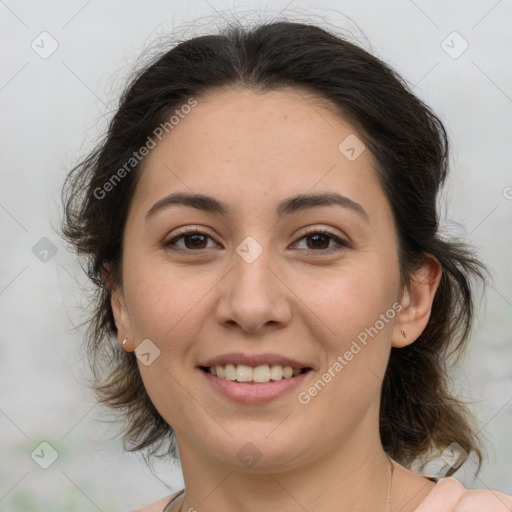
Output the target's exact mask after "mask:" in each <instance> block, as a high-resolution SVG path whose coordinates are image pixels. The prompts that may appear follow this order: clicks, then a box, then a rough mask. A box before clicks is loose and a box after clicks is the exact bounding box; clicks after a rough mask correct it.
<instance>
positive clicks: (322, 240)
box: [299, 231, 349, 252]
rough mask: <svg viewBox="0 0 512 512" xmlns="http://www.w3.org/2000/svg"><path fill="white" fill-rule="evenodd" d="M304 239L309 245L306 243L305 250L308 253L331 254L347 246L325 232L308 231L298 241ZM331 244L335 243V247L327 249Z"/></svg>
mask: <svg viewBox="0 0 512 512" xmlns="http://www.w3.org/2000/svg"><path fill="white" fill-rule="evenodd" d="M304 239H305V240H308V241H309V243H308V242H306V246H307V247H306V250H307V251H309V252H322V251H328V252H331V251H333V250H334V251H336V250H339V249H340V248H343V247H348V246H349V244H348V243H347V242H344V241H343V240H341V239H340V238H339V237H337V236H336V235H334V234H332V233H329V232H326V231H309V232H308V233H305V234H304V235H303V236H302V237H301V238H300V239H299V241H300V240H304ZM331 242H336V245H335V246H331V247H329V244H330V243H331ZM340 246H341V247H340Z"/></svg>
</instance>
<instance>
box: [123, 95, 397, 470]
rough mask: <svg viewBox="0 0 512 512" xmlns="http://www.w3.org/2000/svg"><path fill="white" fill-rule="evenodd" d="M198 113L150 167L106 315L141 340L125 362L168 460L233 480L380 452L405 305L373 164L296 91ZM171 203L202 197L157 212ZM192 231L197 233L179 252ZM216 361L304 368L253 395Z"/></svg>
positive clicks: (230, 101) (209, 105)
mask: <svg viewBox="0 0 512 512" xmlns="http://www.w3.org/2000/svg"><path fill="white" fill-rule="evenodd" d="M197 101H198V103H197V106H195V107H194V108H192V109H191V112H190V113H189V114H187V115H186V116H183V118H182V119H180V121H179V124H177V125H176V126H175V127H174V128H173V130H172V131H170V132H169V134H168V135H166V136H165V137H164V138H163V139H162V141H161V142H159V143H158V144H157V146H156V147H155V148H154V149H153V150H151V151H150V153H149V155H148V156H147V158H146V160H145V162H144V167H143V170H142V174H141V177H140V181H139V183H138V185H137V188H136V191H135V195H134V198H133V202H132V204H131V208H130V211H129V215H128V219H127V223H126V229H125V233H124V245H123V266H122V274H123V285H122V289H120V290H118V291H119V292H120V293H118V294H117V295H116V297H117V298H116V299H115V300H114V301H113V305H114V312H115V316H116V320H117V323H118V326H119V330H120V336H121V338H122V337H124V336H127V337H128V338H130V339H131V340H133V341H134V343H135V345H136V346H138V345H139V344H140V343H141V342H142V341H143V340H150V341H145V342H144V343H145V345H143V348H144V350H141V351H140V352H139V349H137V350H138V352H137V353H138V355H139V361H138V364H139V368H140V372H141V375H142V379H143V381H144V385H145V387H146V390H147V392H148V394H149V396H150V397H151V400H152V402H153V403H154V405H155V406H156V408H157V409H158V411H159V412H160V414H161V415H162V416H163V418H165V420H166V421H167V422H168V423H169V424H170V425H171V426H172V427H173V429H174V430H175V432H176V435H177V439H178V445H179V448H180V452H182V449H186V450H191V451H193V452H194V453H195V454H196V455H197V456H198V457H202V458H203V459H205V458H207V459H209V460H210V461H217V462H219V461H220V462H221V463H222V464H226V465H228V466H231V467H235V466H236V467H237V468H243V467H244V464H245V466H247V467H249V465H252V463H249V464H247V461H248V460H249V459H248V458H244V457H245V456H246V455H247V456H249V457H250V456H252V457H253V459H252V460H253V461H257V463H256V465H255V468H254V469H253V471H254V470H257V468H267V469H268V468H270V467H272V468H274V469H277V468H281V469H284V468H292V467H294V466H295V465H300V464H301V463H305V462H307V461H312V460H314V459H315V458H317V457H319V456H321V455H322V454H328V453H331V452H332V450H333V447H336V446H340V445H341V444H342V440H348V439H349V438H351V439H352V442H354V443H358V442H362V440H364V439H366V441H367V442H369V440H370V439H377V437H378V406H379V401H380V386H381V382H382V379H383V376H384V372H385V368H386V364H387V361H388V356H389V351H390V347H391V342H392V337H394V336H396V332H397V330H399V329H400V327H399V325H398V324H397V323H396V320H397V317H398V311H399V310H400V308H401V306H400V304H399V301H400V299H401V294H400V292H401V289H400V279H399V268H398V259H397V258H398V256H397V237H396V234H395V227H394V222H393V218H392V213H391V209H390V206H389V204H388V202H387V199H386V197H385V195H384V193H383V191H382V189H381V187H380V185H379V183H378V181H377V177H376V174H375V171H374V169H373V165H374V160H373V156H372V155H371V153H370V151H369V149H364V146H362V145H361V144H362V142H361V139H362V138H361V136H360V135H358V133H357V132H356V130H355V128H354V127H353V126H352V125H351V124H350V123H349V122H347V121H344V120H343V119H342V118H340V117H339V116H338V115H336V114H334V109H333V108H332V107H331V109H330V110H328V108H326V103H323V104H322V103H321V102H320V101H319V100H318V99H313V98H312V97H311V96H310V95H308V94H307V93H305V92H300V93H298V92H296V91H292V90H291V89H286V90H281V91H276V92H266V93H255V92H252V91H249V90H245V89H236V90H235V89H233V90H230V91H216V92H214V93H210V94H208V95H206V96H204V97H201V98H197ZM347 137H348V139H347ZM356 137H357V138H356ZM340 145H341V146H340ZM361 151H362V152H361ZM177 193H180V194H184V195H195V194H201V195H204V196H208V197H209V198H211V199H210V200H209V201H202V202H200V201H196V203H195V204H196V207H193V206H191V205H190V203H189V205H184V204H178V203H177V202H171V201H167V203H165V198H167V197H169V196H170V195H172V194H177ZM316 195H318V196H319V199H318V200H317V201H315V200H302V199H299V200H297V199H295V200H292V198H294V197H299V196H300V197H302V198H303V199H304V198H306V197H309V196H316ZM334 195H336V197H337V198H338V200H337V201H336V202H334V201H331V202H329V201H327V200H326V197H327V198H328V197H331V198H333V197H335V196H334ZM162 200H164V202H163V203H159V202H160V201H162ZM218 203H220V204H221V205H223V207H224V210H225V211H221V208H219V207H218V206H217V204H218ZM158 204H159V206H157V207H155V205H158ZM283 205H284V206H283ZM207 207H209V208H207ZM212 210H213V211H212ZM188 230H197V231H198V232H199V235H195V236H194V235H192V236H191V235H189V236H185V237H179V236H178V235H180V234H181V233H182V232H183V231H188ZM322 233H328V235H325V234H322ZM307 234H309V235H308V236H306V235H307ZM141 352H143V353H144V354H145V355H144V356H143V357H140V356H141ZM226 354H228V356H227V359H226V360H225V362H227V361H232V362H233V363H235V365H236V363H238V362H243V359H237V357H241V356H244V355H245V356H258V355H263V356H262V358H261V359H253V360H251V361H246V362H248V363H250V364H248V366H250V367H251V368H252V367H256V366H263V367H264V368H263V369H259V370H258V371H257V372H256V374H257V375H258V376H262V379H265V378H266V376H267V370H266V368H265V364H266V363H272V362H274V363H275V362H277V361H278V359H272V357H275V358H279V357H282V358H288V359H293V360H294V361H295V363H293V366H296V367H298V368H310V370H309V371H307V372H306V373H304V374H301V375H300V376H299V377H293V378H292V379H291V380H290V381H288V380H287V381H286V382H285V381H283V380H281V381H278V382H277V384H275V383H272V382H271V383H270V384H268V383H267V384H264V383H237V382H235V381H228V380H226V379H222V382H220V380H221V378H220V377H219V376H213V375H211V374H210V375H208V374H207V373H206V372H205V371H204V370H203V369H202V368H201V367H203V366H206V365H207V364H208V362H210V360H212V359H213V358H217V357H219V356H224V355H226ZM229 354H230V355H229ZM233 354H235V355H233ZM269 354H270V355H269ZM240 355H241V356H240ZM284 365H285V366H286V363H285V364H284ZM270 369H271V368H270V366H269V370H270ZM227 371H228V370H227ZM272 371H274V372H277V374H278V373H279V368H277V367H276V368H273V369H272ZM285 371H287V370H285ZM228 373H229V371H228ZM295 373H296V372H295ZM277 374H273V375H274V376H275V377H276V378H277ZM239 375H240V378H241V379H244V378H250V377H247V374H246V373H244V372H243V371H242V370H240V373H239ZM258 378H259V377H258ZM273 382H274V381H273ZM283 383H284V385H283ZM315 383H316V387H315ZM219 384H222V386H220V385H219ZM277 386H281V388H279V389H277ZM222 390H224V391H222ZM248 443H251V444H248ZM184 447H186V448H184ZM260 457H261V459H259V458H260ZM258 459H259V460H258Z"/></svg>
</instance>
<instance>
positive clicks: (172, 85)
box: [62, 21, 485, 475]
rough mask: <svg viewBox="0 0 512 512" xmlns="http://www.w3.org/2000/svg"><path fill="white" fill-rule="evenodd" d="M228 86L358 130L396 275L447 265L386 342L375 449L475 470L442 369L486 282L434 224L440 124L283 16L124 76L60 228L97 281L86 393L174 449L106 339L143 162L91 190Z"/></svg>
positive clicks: (401, 86) (405, 279)
mask: <svg viewBox="0 0 512 512" xmlns="http://www.w3.org/2000/svg"><path fill="white" fill-rule="evenodd" d="M230 86H241V87H245V88H250V89H252V90H256V91H260V92H264V91H270V90H277V89H281V88H286V87H292V88H294V89H296V90H299V91H301V90H303V91H309V92H312V93H314V94H315V95H316V96H318V97H320V98H323V99H325V100H328V101H329V102H330V104H332V108H334V109H337V111H338V112H339V113H340V114H341V115H342V116H344V117H346V118H347V119H348V120H349V121H351V122H352V123H353V124H354V125H355V126H356V127H357V128H358V130H359V132H360V134H361V136H362V137H363V138H364V142H365V144H366V145H367V147H368V148H369V149H370V150H371V152H372V154H373V155H374V157H375V160H376V162H377V164H378V169H377V175H378V179H379V181H380V184H381V186H382V188H383V190H384V192H385V194H386V196H387V198H388V200H389V202H390V204H391V207H392V211H393V215H394V220H395V224H396V228H397V232H398V239H399V247H398V251H399V262H400V272H401V279H402V283H403V284H404V286H411V280H410V277H411V275H412V272H413V271H414V270H415V269H417V268H418V267H419V266H420V265H421V264H422V263H423V262H424V256H425V253H430V254H432V255H433V256H435V257H436V258H437V259H438V260H439V262H440V263H441V265H442V269H443V272H442V277H441V282H440V285H439V288H438V290H437V293H436V295H435V298H434V302H433V307H432V312H431V317H430V319H429V322H428V324H427V326H426V328H425V330H424V331H423V333H422V334H421V336H420V337H419V338H418V339H417V340H416V341H415V342H414V343H412V344H411V345H409V346H407V347H405V348H401V349H396V348H392V349H391V355H390V360H389V364H388V368H387V371H386V374H385V377H384V382H383V386H382V397H381V412H380V433H381V439H382V443H383V447H384V449H385V450H386V452H387V453H388V454H389V455H390V456H391V457H392V458H393V459H395V460H396V461H397V462H399V463H401V464H403V465H404V466H406V467H410V465H411V463H412V462H413V461H415V460H416V461H420V462H423V463H426V462H428V460H429V459H430V458H432V451H435V450H437V453H439V452H441V451H442V450H443V449H445V448H446V447H448V446H449V445H450V444H451V443H453V442H456V443H458V444H459V445H460V446H461V447H462V448H463V449H464V450H466V452H468V453H474V454H476V455H477V458H478V470H477V473H478V471H479V470H480V466H481V462H482V451H481V447H482V445H481V444H480V443H481V442H480V440H479V439H478V437H477V435H476V433H475V428H474V426H473V425H472V422H473V419H472V417H471V416H470V414H469V413H468V410H467V408H466V405H465V404H464V403H462V402H461V401H460V400H459V399H457V398H456V397H455V396H453V395H452V393H451V392H450V390H449V386H450V378H449V375H448V367H449V366H450V365H451V364H455V363H456V362H459V359H460V356H461V354H462V353H463V351H464V349H465V347H466V345H467V341H468V337H469V333H470V329H471V325H472V320H473V310H474V298H473V295H474V292H473V285H472V279H473V278H475V277H476V278H480V279H481V281H482V282H483V281H484V271H485V267H484V266H483V265H482V264H481V263H480V262H479V261H478V260H477V259H476V258H475V257H474V256H473V254H472V252H471V251H470V249H469V248H468V246H466V245H465V244H463V243H460V242H456V241H454V240H448V239H445V238H444V237H442V236H441V234H440V231H439V230H440V226H439V213H438V207H437V199H438V192H439V191H440V189H441V187H442V185H443V183H444V181H445V178H446V174H447V169H448V140H447V135H446V132H445V129H444V127H443V124H442V122H441V121H440V119H439V118H438V117H437V116H436V115H435V114H434V113H433V112H432V111H431V110H430V108H429V107H428V106H426V105H425V104H424V103H423V102H422V101H421V100H420V99H418V98H417V97H416V96H415V95H414V94H413V93H412V92H411V90H410V89H409V87H408V86H407V84H406V83H405V82H404V80H403V79H402V78H400V77H399V76H398V75H397V74H396V72H394V71H393V70H392V69H391V68H390V67H389V66H387V65H386V64H385V63H384V62H382V61H381V60H380V59H378V58H376V57H375V56H373V55H371V54H370V53H368V52H367V51H365V50H364V49H362V48H360V47H359V46H357V45H355V44H352V43H350V42H349V41H347V40H346V39H344V38H342V37H340V36H337V35H335V34H333V33H330V32H328V31H326V30H324V29H322V28H320V27H318V26H315V25H311V24H303V23H292V22H286V21H283V22H275V23H268V24H260V25H257V26H254V27H252V28H243V27H241V26H239V25H236V24H233V25H229V26H228V27H227V28H225V29H223V30H222V31H221V32H220V33H219V34H215V35H208V36H202V37H195V38H192V39H189V40H186V41H184V42H181V43H180V44H177V45H175V46H174V47H173V48H171V49H167V50H166V51H165V53H163V54H161V55H158V56H157V58H156V59H153V60H152V61H151V62H149V63H148V64H147V65H146V66H145V68H143V69H142V70H141V71H139V72H137V73H136V75H135V76H133V77H132V79H131V81H130V83H129V84H128V86H127V88H126V89H125V91H124V93H123V94H122V97H121V100H120V105H119V108H118V109H117V111H116V114H115V116H114V118H113V119H112V121H111V123H110V125H109V128H108V132H107V134H106V136H105V137H104V140H102V142H101V143H100V145H99V146H98V147H97V148H96V149H95V150H94V151H93V152H92V153H91V154H90V155H89V156H88V157H87V158H86V159H85V160H83V161H82V162H81V163H80V164H78V165H77V166H76V167H75V168H74V169H73V170H72V171H71V172H70V173H69V175H68V177H67V179H66V183H65V186H64V190H63V202H64V208H65V215H64V221H63V229H62V236H63V237H64V238H65V239H66V240H67V241H68V242H70V243H71V244H72V245H73V247H74V248H75V250H76V251H77V252H78V254H79V255H84V256H85V257H86V258H87V262H88V270H87V272H88V275H89V277H90V279H91V280H92V281H93V283H94V285H95V287H96V294H95V296H94V299H93V304H94V308H95V309H94V312H93V314H92V317H91V319H90V324H89V330H88V341H89V344H88V354H89V356H90V364H91V369H92V372H93V380H92V382H93V387H94V388H95V390H96V392H97V394H98V397H99V400H100V401H101V402H103V403H106V404H108V405H110V406H112V407H114V408H120V409H122V410H123V411H124V412H125V418H126V422H127V423H126V428H125V430H124V432H123V438H124V442H125V448H126V449H128V450H130V451H135V450H142V451H143V453H147V452H149V455H157V452H158V450H159V449H160V448H161V447H162V446H164V445H166V446H167V449H166V450H164V453H170V454H174V455H177V451H176V444H175V437H174V432H173V430H172V428H171V427H170V426H169V425H168V424H167V423H166V421H165V420H164V419H163V418H162V417H161V416H160V414H159V413H158V411H157V410H156V408H155V407H154V406H153V404H152V402H151V400H150V398H149V396H148V394H147V392H146V390H145V388H144V385H143V382H142V379H141V377H140V374H139V371H138V367H137V362H136V356H135V354H133V353H126V352H125V351H123V350H121V349H120V347H119V345H118V343H117V342H116V341H115V339H114V338H113V336H114V335H115V334H116V332H117V331H116V326H115V323H114V318H113V315H112V310H111V305H110V299H111V294H110V285H111V284H113V283H114V284H119V283H121V277H122V276H121V275H120V269H121V258H122V242H123V240H122V233H123V229H124V225H125V222H126V217H127V212H128V207H129V205H130V201H131V199H132V196H133V192H134V189H135V186H136V183H137V176H138V174H139V173H138V170H139V168H140V164H137V165H135V166H134V168H133V170H132V171H131V172H127V173H124V174H123V179H122V180H119V181H118V182H116V183H115V186H113V187H110V189H109V191H108V198H106V199H104V198H101V197H98V196H99V195H100V194H99V193H98V190H100V189H102V187H103V186H104V184H105V183H106V182H108V181H109V180H111V179H112V176H113V173H114V172H115V171H116V170H117V169H120V168H122V167H123V165H125V163H126V162H127V161H128V160H129V159H130V158H131V156H132V155H133V153H134V152H136V151H137V150H138V149H139V148H140V147H141V146H143V145H144V143H145V142H146V140H147V138H148V136H150V135H151V134H152V133H153V131H154V130H155V129H156V128H157V127H158V126H159V125H160V124H162V123H164V122H166V121H167V120H168V119H169V115H170V114H171V113H172V112H173V111H174V110H175V109H177V108H178V107H180V105H183V104H186V103H187V101H188V100H189V99H190V98H192V97H195V98H198V97H200V96H201V95H203V94H206V93H208V91H212V90H214V89H216V88H217V89H218V88H221V87H230ZM102 190H103V189H102ZM109 283H110V285H109ZM454 355H455V356H456V357H455V359H454V360H453V361H451V358H452V356H454ZM449 362H450V365H449V364H448V363H449ZM455 470H456V469H454V468H449V469H448V471H447V473H446V474H447V475H451V474H453V473H454V471H455Z"/></svg>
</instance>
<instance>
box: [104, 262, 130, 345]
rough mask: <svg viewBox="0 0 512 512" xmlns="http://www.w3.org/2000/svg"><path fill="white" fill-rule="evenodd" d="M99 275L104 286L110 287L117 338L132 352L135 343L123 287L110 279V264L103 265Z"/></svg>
mask: <svg viewBox="0 0 512 512" xmlns="http://www.w3.org/2000/svg"><path fill="white" fill-rule="evenodd" d="M101 277H102V280H103V282H104V284H105V286H106V287H108V288H109V289H110V305H111V307H112V314H113V316H114V321H115V324H116V327H117V340H118V342H119V344H120V345H121V348H122V349H123V350H126V351H127V352H133V350H135V345H134V339H133V336H132V329H131V324H130V316H129V314H128V309H127V307H126V300H125V297H124V293H123V288H122V286H117V285H114V283H113V282H112V281H111V280H110V265H105V269H104V270H102V271H101ZM123 340H124V343H123Z"/></svg>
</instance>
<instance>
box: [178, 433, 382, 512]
mask: <svg viewBox="0 0 512 512" xmlns="http://www.w3.org/2000/svg"><path fill="white" fill-rule="evenodd" d="M183 441H184V440H180V439H178V445H179V446H180V453H184V454H186V456H184V457H182V459H181V462H182V470H183V477H184V481H185V488H186V492H185V497H184V502H183V506H182V508H181V510H183V511H186V510H194V509H195V510H198V511H201V512H203V511H204V512H208V511H214V510H215V511H216V510H223V511H225V512H235V511H239V510H244V511H246V512H256V511H258V512H259V511H261V510H279V511H282V512H297V511H299V510H308V511H315V512H332V511H333V510H336V511H339V512H349V511H350V512H353V511H354V510H368V511H370V510H371V511H375V510H378V511H383V512H384V511H386V512H387V511H388V510H389V509H388V505H387V500H388V492H389V483H390V471H391V470H390V461H389V458H388V457H387V455H386V454H385V452H384V451H383V449H382V445H381V443H380V439H379V438H378V436H374V438H373V442H371V441H370V440H369V439H368V438H366V439H365V436H361V439H357V436H356V435H354V436H352V437H351V439H348V440H347V442H346V443H345V444H344V445H342V446H339V447H337V449H336V450H330V451H326V452H324V453H321V454H319V456H317V457H316V458H314V459H312V460H310V461H309V462H308V463H307V464H303V465H301V466H300V467H299V466H297V467H295V468H288V469H286V470H282V469H279V470H278V469H276V468H272V467H265V466H263V464H256V465H255V466H253V467H252V468H250V469H247V470H245V471H240V470H239V469H237V468H234V467H232V466H223V465H219V464H218V463H216V462H215V461H211V460H210V459H205V458H204V456H200V454H199V453H198V452H197V448H194V447H193V446H190V445H187V444H186V443H183ZM262 460H263V459H262Z"/></svg>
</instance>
